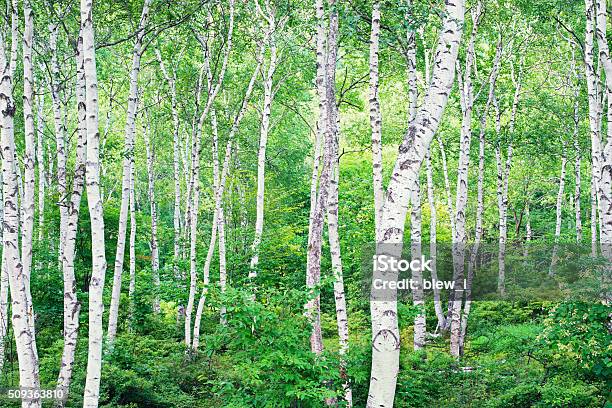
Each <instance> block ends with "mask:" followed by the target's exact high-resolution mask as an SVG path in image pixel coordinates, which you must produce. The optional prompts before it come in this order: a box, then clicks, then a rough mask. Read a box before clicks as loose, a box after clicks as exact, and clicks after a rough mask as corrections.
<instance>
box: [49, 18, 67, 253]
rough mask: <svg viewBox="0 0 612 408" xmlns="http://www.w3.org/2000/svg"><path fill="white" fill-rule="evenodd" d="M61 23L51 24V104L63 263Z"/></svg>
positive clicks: (64, 218) (64, 187)
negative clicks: (59, 37)
mask: <svg viewBox="0 0 612 408" xmlns="http://www.w3.org/2000/svg"><path fill="white" fill-rule="evenodd" d="M58 31H59V23H53V24H51V25H49V47H50V51H51V80H50V81H49V84H50V87H51V105H52V107H53V124H54V129H55V146H56V152H55V153H56V154H55V155H54V156H53V157H57V190H58V194H59V203H58V204H59V210H60V230H59V241H58V242H59V244H58V259H59V263H60V264H61V263H62V259H63V256H64V255H63V253H64V240H65V235H66V228H67V225H66V224H67V219H68V214H67V205H66V201H65V200H66V192H67V185H66V182H67V181H66V136H65V133H66V128H65V126H64V122H63V120H62V101H61V81H60V67H59V62H58V55H57V39H58Z"/></svg>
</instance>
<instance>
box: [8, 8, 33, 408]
mask: <svg viewBox="0 0 612 408" xmlns="http://www.w3.org/2000/svg"><path fill="white" fill-rule="evenodd" d="M26 3H27V4H26V5H25V7H24V16H25V27H26V28H25V30H24V43H26V44H27V45H26V47H25V48H26V50H24V51H26V52H25V54H26V55H29V58H30V61H28V62H27V63H26V65H30V69H31V48H30V47H31V44H32V35H33V31H32V30H33V26H34V22H33V18H34V15H33V13H32V9H31V7H30V3H29V2H26ZM17 6H18V4H17V1H16V0H13V1H12V2H11V5H10V10H11V19H10V21H11V26H10V29H8V27H2V30H1V34H0V74H1V75H0V128H1V148H2V158H3V160H2V191H3V200H4V214H3V223H2V239H3V250H2V254H3V262H2V263H3V264H5V269H6V271H7V272H6V273H7V275H8V283H9V288H10V296H11V310H12V322H11V323H12V326H13V331H14V334H15V345H16V351H17V358H18V362H19V386H20V387H23V388H34V389H36V388H39V387H40V381H39V375H38V355H37V352H36V340H35V338H34V331H33V330H34V327H33V324H32V323H33V315H32V313H33V310H32V308H31V302H32V299H31V297H30V296H29V295H30V294H29V288H28V285H29V283H28V280H27V278H26V276H25V273H24V267H23V263H22V258H21V254H20V250H19V205H18V197H17V194H18V186H17V173H16V171H15V134H14V119H15V110H16V108H15V100H14V99H13V78H14V75H15V71H16V67H17V47H18V43H19V38H18V36H19V31H18V25H19V17H18V14H17V13H18V11H17V10H18V8H17ZM9 33H10V34H9ZM9 35H10V41H9ZM9 44H10V48H8V46H9ZM26 58H28V57H26ZM25 69H27V68H25ZM31 79H32V78H31V76H30V79H29V82H30V84H29V85H30V86H31ZM25 86H26V87H27V86H28V85H27V84H26V85H25ZM25 93H28V92H27V91H26V92H25ZM31 97H32V95H31V91H30V95H29V98H30V101H29V103H30V105H31ZM30 115H31V113H30ZM32 136H33V134H32ZM30 137H31V136H30ZM5 287H6V285H5ZM21 405H22V407H24V408H25V407H40V406H41V402H40V399H39V398H36V397H35V398H33V399H29V400H25V399H24V400H23V401H22V404H21Z"/></svg>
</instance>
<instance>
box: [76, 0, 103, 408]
mask: <svg viewBox="0 0 612 408" xmlns="http://www.w3.org/2000/svg"><path fill="white" fill-rule="evenodd" d="M81 36H82V38H83V71H84V72H85V86H86V92H85V111H86V117H87V120H86V129H87V155H86V157H87V160H86V166H85V180H86V185H87V205H88V208H89V217H90V221H91V251H92V269H93V270H92V274H91V279H90V282H89V337H88V342H89V346H88V358H87V375H86V379H85V392H84V395H83V407H84V408H90V407H91V408H97V406H98V400H99V397H100V378H101V371H102V337H103V329H102V315H103V313H104V303H103V297H102V292H103V289H104V280H105V275H106V254H105V246H104V216H103V208H102V198H101V196H100V158H99V148H100V133H99V130H98V79H97V74H96V51H95V39H94V29H93V11H92V1H91V0H81Z"/></svg>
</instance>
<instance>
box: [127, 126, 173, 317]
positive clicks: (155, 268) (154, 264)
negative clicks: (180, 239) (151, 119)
mask: <svg viewBox="0 0 612 408" xmlns="http://www.w3.org/2000/svg"><path fill="white" fill-rule="evenodd" d="M143 136H144V142H145V151H146V154H147V181H148V190H147V191H148V195H149V207H150V209H151V270H152V272H153V286H154V287H155V290H156V293H155V298H154V300H153V311H154V312H155V313H159V312H160V306H159V293H157V291H159V246H158V243H157V203H156V202H155V173H154V171H155V170H154V168H153V162H154V160H155V159H154V155H155V154H154V152H153V151H152V145H151V141H150V140H149V123H148V118H147V124H146V125H145V127H144V132H143ZM177 177H178V175H177ZM179 193H180V192H179ZM175 215H176V214H175ZM175 232H176V231H175ZM175 238H176V236H175ZM175 249H176V248H175ZM130 275H131V274H130ZM130 282H131V280H130ZM130 286H131V285H130Z"/></svg>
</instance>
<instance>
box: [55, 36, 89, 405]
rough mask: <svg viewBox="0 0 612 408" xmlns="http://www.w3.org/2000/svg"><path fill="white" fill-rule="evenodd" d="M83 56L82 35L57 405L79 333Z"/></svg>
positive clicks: (68, 378) (84, 139)
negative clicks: (76, 264) (76, 267)
mask: <svg viewBox="0 0 612 408" xmlns="http://www.w3.org/2000/svg"><path fill="white" fill-rule="evenodd" d="M83 64H84V58H83V39H82V37H81V36H79V38H78V42H77V84H76V98H77V111H78V112H77V114H78V129H77V130H78V140H77V149H76V163H75V169H74V178H73V182H72V183H73V184H72V194H71V195H70V202H69V203H68V208H67V227H66V231H65V233H66V236H65V242H64V251H63V259H62V269H63V274H64V350H63V353H62V362H61V366H60V372H59V375H58V379H57V386H56V387H57V390H58V391H59V390H61V392H62V393H63V395H64V398H63V399H61V400H59V401H57V403H56V405H57V406H64V402H65V401H66V397H67V396H68V391H69V388H70V381H71V378H72V370H73V367H74V355H75V351H76V346H77V336H78V330H79V312H80V310H81V304H80V302H79V301H78V299H77V291H76V284H77V282H76V278H75V273H74V259H75V247H76V237H77V226H78V220H79V212H80V209H81V196H82V195H83V188H84V184H85V161H86V160H85V159H86V158H85V156H86V153H87V152H86V149H87V124H86V120H87V117H86V108H85V106H86V99H85V94H86V86H85V71H84V66H83Z"/></svg>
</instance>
